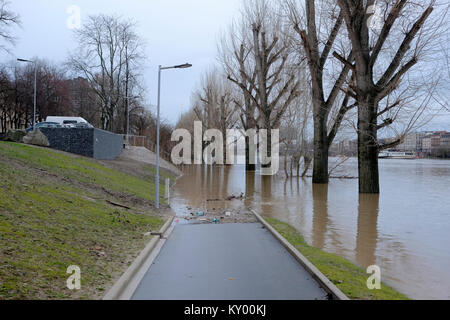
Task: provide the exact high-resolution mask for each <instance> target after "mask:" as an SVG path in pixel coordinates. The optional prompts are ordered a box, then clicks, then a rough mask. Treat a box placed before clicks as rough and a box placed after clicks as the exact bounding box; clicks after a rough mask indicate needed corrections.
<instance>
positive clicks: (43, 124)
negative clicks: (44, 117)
mask: <svg viewBox="0 0 450 320" xmlns="http://www.w3.org/2000/svg"><path fill="white" fill-rule="evenodd" d="M35 128H36V129H40V128H62V126H61V125H60V124H59V123H56V122H40V123H36V125H35ZM25 131H26V132H27V133H28V132H31V131H33V127H29V128H27V129H26V130H25Z"/></svg>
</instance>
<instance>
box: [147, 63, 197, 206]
mask: <svg viewBox="0 0 450 320" xmlns="http://www.w3.org/2000/svg"><path fill="white" fill-rule="evenodd" d="M190 67H192V64H189V63H185V64H181V65H178V66H173V67H163V66H159V70H158V111H157V114H158V115H157V121H156V177H155V198H156V199H155V206H156V209H159V154H160V152H159V139H160V133H159V131H160V115H161V72H162V71H163V70H168V69H187V68H190Z"/></svg>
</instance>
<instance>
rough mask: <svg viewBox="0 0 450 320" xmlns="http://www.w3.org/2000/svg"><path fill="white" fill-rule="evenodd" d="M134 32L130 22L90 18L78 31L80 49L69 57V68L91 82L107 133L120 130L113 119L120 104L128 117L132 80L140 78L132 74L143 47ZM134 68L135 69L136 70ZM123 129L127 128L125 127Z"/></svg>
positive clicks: (106, 18)
mask: <svg viewBox="0 0 450 320" xmlns="http://www.w3.org/2000/svg"><path fill="white" fill-rule="evenodd" d="M134 29H135V25H134V24H133V23H132V22H130V21H125V20H121V19H120V18H118V17H115V16H106V15H98V16H90V17H89V18H88V20H87V22H86V23H85V24H84V25H83V27H82V28H81V29H79V30H76V31H75V37H76V40H77V41H78V43H79V47H78V49H77V52H76V53H74V54H73V55H71V56H70V58H69V61H68V65H69V66H70V67H71V68H72V69H74V70H75V71H76V72H78V73H79V74H81V75H83V77H85V78H86V79H88V81H89V83H90V85H91V87H92V88H93V90H95V92H96V94H97V96H98V97H99V100H100V102H101V121H102V127H103V129H105V130H110V131H114V130H118V128H116V127H115V126H114V124H115V121H114V118H115V117H116V116H117V113H118V111H119V107H120V103H122V105H125V108H124V109H125V112H126V113H128V112H127V111H128V110H127V108H128V103H127V102H126V100H127V99H124V98H126V97H128V96H129V94H130V93H131V92H132V89H131V88H130V86H131V84H132V81H131V80H132V79H133V77H136V76H137V75H136V74H134V75H133V73H132V72H133V70H136V69H137V67H136V66H139V58H140V55H139V54H138V52H139V48H140V46H141V45H142V43H141V42H140V39H139V37H138V36H137V35H136V32H135V30H134ZM133 64H135V65H136V66H135V67H134V68H132V65H133ZM134 83H136V81H135V82H134ZM125 112H123V114H124V113H125ZM124 118H125V119H126V116H125V115H124ZM122 123H124V122H122ZM122 128H126V124H125V125H124V126H122Z"/></svg>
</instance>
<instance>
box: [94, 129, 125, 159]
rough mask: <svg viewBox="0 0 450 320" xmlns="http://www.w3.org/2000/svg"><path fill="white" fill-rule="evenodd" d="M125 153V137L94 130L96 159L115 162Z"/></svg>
mask: <svg viewBox="0 0 450 320" xmlns="http://www.w3.org/2000/svg"><path fill="white" fill-rule="evenodd" d="M122 151H123V136H121V135H118V134H114V133H111V132H108V131H103V130H99V129H94V158H95V159H98V160H114V159H115V158H117V157H118V156H120V154H121V153H122Z"/></svg>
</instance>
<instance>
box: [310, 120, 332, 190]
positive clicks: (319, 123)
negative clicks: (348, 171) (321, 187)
mask: <svg viewBox="0 0 450 320" xmlns="http://www.w3.org/2000/svg"><path fill="white" fill-rule="evenodd" d="M328 147H329V146H328V129H327V123H326V121H325V120H324V119H323V118H322V116H320V117H319V116H316V117H315V118H314V170H313V183H317V184H324V183H328Z"/></svg>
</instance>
